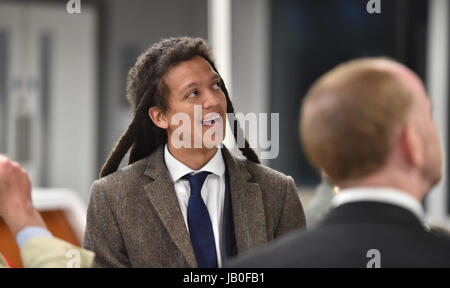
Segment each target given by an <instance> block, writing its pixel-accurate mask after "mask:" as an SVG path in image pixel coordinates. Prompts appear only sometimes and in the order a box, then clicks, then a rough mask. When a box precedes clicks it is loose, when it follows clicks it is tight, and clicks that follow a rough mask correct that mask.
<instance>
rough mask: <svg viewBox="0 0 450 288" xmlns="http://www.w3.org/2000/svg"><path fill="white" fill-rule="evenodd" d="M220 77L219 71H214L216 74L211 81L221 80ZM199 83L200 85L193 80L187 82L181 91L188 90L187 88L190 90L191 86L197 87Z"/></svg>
mask: <svg viewBox="0 0 450 288" xmlns="http://www.w3.org/2000/svg"><path fill="white" fill-rule="evenodd" d="M219 79H220V76H219V74H217V73H214V75H213V76H212V77H211V81H214V80H219ZM197 85H198V83H197V82H191V83H189V84H186V85H184V86H183V87H181V89H180V92H184V91H186V90H188V89H190V88H193V87H195V86H197Z"/></svg>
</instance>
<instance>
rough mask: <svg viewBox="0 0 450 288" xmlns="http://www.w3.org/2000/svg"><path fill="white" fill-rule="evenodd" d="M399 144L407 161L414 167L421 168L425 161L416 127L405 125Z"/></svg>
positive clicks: (420, 138)
mask: <svg viewBox="0 0 450 288" xmlns="http://www.w3.org/2000/svg"><path fill="white" fill-rule="evenodd" d="M401 143H402V147H403V151H404V152H405V156H406V159H407V161H408V162H409V163H410V164H411V165H413V166H414V167H419V168H420V167H422V166H423V165H424V164H423V163H424V161H425V159H424V153H423V148H424V147H423V143H422V137H421V136H420V134H419V131H418V130H417V126H415V125H413V124H406V125H405V126H404V127H403V131H402V133H401Z"/></svg>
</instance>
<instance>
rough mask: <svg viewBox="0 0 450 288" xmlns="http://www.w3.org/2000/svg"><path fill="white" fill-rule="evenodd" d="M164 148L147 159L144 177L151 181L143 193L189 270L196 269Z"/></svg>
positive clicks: (161, 147) (160, 148)
mask: <svg viewBox="0 0 450 288" xmlns="http://www.w3.org/2000/svg"><path fill="white" fill-rule="evenodd" d="M163 148H164V146H160V147H159V148H158V149H157V150H156V151H154V152H153V153H152V154H151V155H150V156H149V159H148V162H147V168H146V170H145V175H146V176H149V177H151V178H152V179H153V181H151V182H150V183H149V184H148V185H146V186H145V192H146V194H147V196H148V198H149V199H150V202H151V203H152V205H153V207H154V208H155V210H156V212H157V213H158V216H159V218H160V219H161V221H162V223H163V225H164V227H165V228H166V229H167V232H168V233H169V235H170V238H171V239H172V241H173V242H174V243H175V244H176V246H177V247H178V249H179V250H180V251H181V253H182V254H183V256H184V257H185V258H186V261H187V263H188V265H189V267H191V268H195V267H197V261H196V260H195V254H194V250H193V248H192V244H191V239H190V237H189V233H188V231H187V229H186V224H185V223H184V219H183V215H182V214H181V210H180V205H179V204H178V199H177V196H176V192H175V188H174V185H173V182H172V178H171V177H170V175H169V171H168V170H167V167H166V165H165V164H164V149H163Z"/></svg>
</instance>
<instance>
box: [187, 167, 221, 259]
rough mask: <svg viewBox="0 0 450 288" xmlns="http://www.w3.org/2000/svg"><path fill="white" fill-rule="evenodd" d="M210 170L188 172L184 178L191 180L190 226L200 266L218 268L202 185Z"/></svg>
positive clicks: (188, 215) (188, 216) (188, 213)
mask: <svg viewBox="0 0 450 288" xmlns="http://www.w3.org/2000/svg"><path fill="white" fill-rule="evenodd" d="M208 174H210V173H209V172H200V173H198V174H195V175H190V174H187V175H185V176H184V177H183V178H185V179H187V180H189V184H190V186H191V196H190V197H189V204H188V212H187V219H188V226H189V234H190V236H191V242H192V247H193V248H194V253H195V258H196V259H197V264H198V267H199V268H217V267H218V264H217V253H216V242H215V241H214V232H213V227H212V223H211V218H210V217H209V213H208V208H207V207H206V205H205V202H203V199H202V194H201V190H202V186H203V183H204V182H205V180H206V177H208Z"/></svg>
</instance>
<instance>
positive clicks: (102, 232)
mask: <svg viewBox="0 0 450 288" xmlns="http://www.w3.org/2000/svg"><path fill="white" fill-rule="evenodd" d="M222 154H223V157H224V159H225V164H226V166H227V172H228V174H229V192H230V196H231V197H230V198H231V206H232V207H231V210H232V218H233V219H232V220H233V224H234V232H235V233H234V234H235V238H236V247H237V252H238V254H242V253H243V252H246V251H249V250H250V249H253V248H257V247H262V246H263V245H265V244H266V243H268V242H269V241H272V240H273V239H274V238H276V237H278V236H280V235H283V234H285V233H287V232H289V231H292V230H294V229H297V228H303V227H305V226H306V223H305V215H304V212H303V208H302V206H301V203H300V200H299V198H298V195H297V192H296V188H295V184H294V181H293V180H292V178H291V177H288V176H285V175H283V174H281V173H279V172H277V171H274V170H272V169H270V168H267V167H264V166H262V165H259V164H255V163H252V162H250V161H248V160H246V159H239V158H235V157H233V156H232V155H231V154H230V153H229V152H228V150H227V149H226V148H224V149H223V150H222ZM84 247H85V248H87V249H89V250H92V251H94V252H95V254H96V258H95V262H94V266H95V267H197V263H196V260H195V255H194V251H193V248H192V245H191V241H190V238H189V233H188V231H187V229H186V225H185V223H184V219H183V216H182V214H181V210H180V207H179V204H178V200H177V196H176V193H175V189H174V185H173V182H172V179H171V177H170V175H169V171H168V170H167V168H166V166H165V163H164V149H163V147H159V148H158V149H157V150H156V151H155V152H153V153H152V154H151V155H150V156H149V157H147V158H145V159H142V160H140V161H137V162H135V163H133V164H132V165H129V166H127V167H125V168H123V169H121V170H119V171H117V172H115V173H113V174H111V175H108V176H106V177H103V178H101V179H99V180H97V181H95V182H94V183H93V185H92V190H91V199H90V202H89V207H88V214H87V226H86V232H85V240H84Z"/></svg>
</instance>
